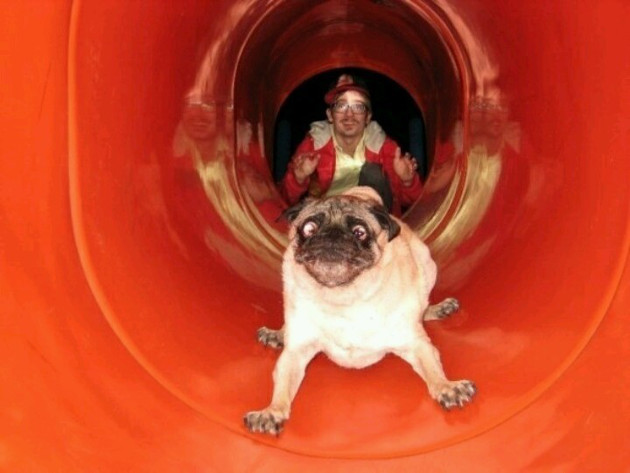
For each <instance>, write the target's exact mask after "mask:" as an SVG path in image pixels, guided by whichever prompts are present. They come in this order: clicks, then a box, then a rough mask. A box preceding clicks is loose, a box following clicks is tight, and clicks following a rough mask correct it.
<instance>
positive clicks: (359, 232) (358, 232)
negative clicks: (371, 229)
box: [352, 225, 368, 241]
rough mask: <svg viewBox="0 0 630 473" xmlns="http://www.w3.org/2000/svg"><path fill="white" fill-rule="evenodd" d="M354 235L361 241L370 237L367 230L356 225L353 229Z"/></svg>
mask: <svg viewBox="0 0 630 473" xmlns="http://www.w3.org/2000/svg"><path fill="white" fill-rule="evenodd" d="M352 234H353V235H354V237H355V238H356V239H357V240H359V241H364V240H365V239H366V238H367V236H368V234H367V230H366V229H365V227H364V226H362V225H355V226H354V227H353V228H352Z"/></svg>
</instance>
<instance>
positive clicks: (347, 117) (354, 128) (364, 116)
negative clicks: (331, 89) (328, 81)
mask: <svg viewBox="0 0 630 473" xmlns="http://www.w3.org/2000/svg"><path fill="white" fill-rule="evenodd" d="M357 104H362V105H363V106H364V107H363V108H364V109H365V110H364V111H363V112H357V111H353V107H356V106H357ZM367 104H368V102H367V100H366V98H365V97H364V96H363V95H362V94H360V93H359V92H355V91H354V90H348V91H347V92H344V93H343V94H341V95H340V96H339V97H337V101H336V102H335V104H333V106H332V107H330V108H328V109H327V110H326V115H327V116H328V120H329V121H330V122H331V123H332V124H333V129H334V131H335V135H336V136H338V137H341V138H356V137H360V136H362V135H363V131H364V130H365V127H366V126H367V125H368V123H370V120H371V119H372V113H371V112H370V110H369V109H368V107H367ZM346 105H347V106H346ZM344 108H345V110H344ZM359 108H361V107H360V106H359Z"/></svg>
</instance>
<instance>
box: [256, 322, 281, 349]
mask: <svg viewBox="0 0 630 473" xmlns="http://www.w3.org/2000/svg"><path fill="white" fill-rule="evenodd" d="M256 336H257V339H258V341H259V342H260V343H262V344H263V345H265V346H266V347H271V348H275V349H277V350H279V349H281V348H282V347H283V346H284V330H282V329H280V330H271V329H270V328H267V327H260V328H259V329H258V332H257V334H256Z"/></svg>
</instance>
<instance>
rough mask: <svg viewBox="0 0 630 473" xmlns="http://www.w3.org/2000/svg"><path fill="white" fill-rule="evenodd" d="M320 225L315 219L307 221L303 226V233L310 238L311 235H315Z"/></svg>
mask: <svg viewBox="0 0 630 473" xmlns="http://www.w3.org/2000/svg"><path fill="white" fill-rule="evenodd" d="M318 228H319V227H318V226H317V224H316V223H315V222H313V221H309V222H306V223H305V224H304V225H303V226H302V235H303V236H304V237H305V238H308V237H310V236H313V235H314V234H315V232H317V229H318Z"/></svg>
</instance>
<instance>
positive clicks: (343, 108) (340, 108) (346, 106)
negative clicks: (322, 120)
mask: <svg viewBox="0 0 630 473" xmlns="http://www.w3.org/2000/svg"><path fill="white" fill-rule="evenodd" d="M330 108H332V111H333V112H335V113H346V112H347V111H348V110H350V111H351V112H352V113H356V114H357V115H361V114H363V113H365V112H367V110H368V106H367V105H365V104H364V103H361V102H357V103H347V102H335V103H334V104H332V106H331V107H330Z"/></svg>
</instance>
